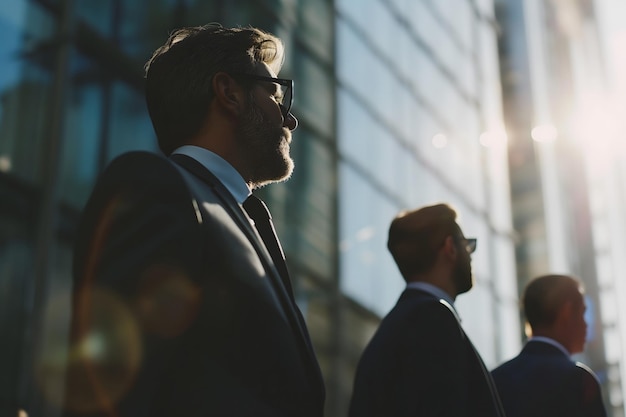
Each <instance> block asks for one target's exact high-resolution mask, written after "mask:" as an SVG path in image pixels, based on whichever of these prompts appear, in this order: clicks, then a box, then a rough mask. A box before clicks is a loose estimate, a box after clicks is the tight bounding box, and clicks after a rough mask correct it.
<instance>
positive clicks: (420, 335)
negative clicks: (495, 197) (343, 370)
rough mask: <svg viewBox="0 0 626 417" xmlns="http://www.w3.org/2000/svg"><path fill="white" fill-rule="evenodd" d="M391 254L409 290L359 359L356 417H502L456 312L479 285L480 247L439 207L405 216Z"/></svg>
mask: <svg viewBox="0 0 626 417" xmlns="http://www.w3.org/2000/svg"><path fill="white" fill-rule="evenodd" d="M388 247H389V251H390V252H391V254H392V255H393V258H394V260H395V261H396V264H397V265H398V268H399V269H400V272H401V273H402V276H403V278H404V279H405V281H406V283H407V287H406V290H405V291H404V292H403V293H402V295H401V296H400V299H399V300H398V303H397V304H396V306H395V307H394V308H393V310H391V312H390V313H389V314H388V315H387V316H386V317H385V318H384V319H383V321H382V323H381V324H380V327H379V328H378V331H377V332H376V334H375V335H374V337H373V338H372V340H371V341H370V343H369V345H368V346H367V348H366V349H365V352H364V353H363V356H362V357H361V360H360V362H359V365H358V368H357V372H356V377H355V381H354V392H353V395H352V401H351V404H350V417H369V416H371V417H379V416H386V417H399V416H407V417H409V416H411V417H417V416H420V417H422V416H423V417H426V416H433V417H434V416H451V417H452V416H454V417H463V416H467V417H474V416H481V417H489V416H501V417H504V413H503V411H502V409H501V405H500V402H499V399H498V397H497V393H496V391H495V387H493V381H492V380H491V377H490V375H489V372H488V371H487V369H486V368H485V365H484V364H483V362H482V359H481V358H480V355H479V354H478V352H476V350H475V349H474V347H473V345H472V343H471V342H470V340H469V338H468V337H467V335H466V334H465V332H464V331H463V329H462V327H461V325H460V320H459V318H458V316H457V312H456V310H455V308H454V300H455V298H456V296H457V295H459V294H462V293H464V292H466V291H469V290H470V289H471V288H472V285H473V282H472V280H473V279H472V269H471V257H470V255H471V253H472V252H474V250H475V248H476V239H468V238H465V236H464V235H463V232H462V231H461V228H460V227H459V226H458V224H457V223H456V212H455V211H454V210H453V209H452V208H450V207H449V206H448V205H445V204H438V205H434V206H429V207H423V208H421V209H419V210H415V211H409V212H404V213H400V215H398V217H396V218H395V219H394V220H393V222H392V223H391V227H390V229H389V241H388Z"/></svg>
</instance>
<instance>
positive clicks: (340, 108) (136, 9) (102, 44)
mask: <svg viewBox="0 0 626 417" xmlns="http://www.w3.org/2000/svg"><path fill="white" fill-rule="evenodd" d="M607 1H609V0H607ZM494 3H496V4H494ZM569 3H572V4H574V3H575V4H576V5H579V6H581V10H582V11H584V12H585V13H584V14H583V15H582V16H585V17H586V19H587V20H585V21H586V22H587V21H591V22H593V21H594V18H595V14H594V13H589V8H590V5H591V4H592V3H591V2H590V1H587V2H584V1H582V0H581V1H578V0H576V1H574V0H571V1H570V0H567V1H562V2H559V1H556V0H552V1H550V0H545V1H543V0H507V1H505V0H500V1H495V2H494V0H336V1H331V0H91V1H76V0H13V1H11V2H8V1H7V2H2V3H0V38H1V39H3V41H2V44H1V45H0V68H2V70H1V71H0V334H2V342H0V414H1V415H5V414H7V415H13V414H12V413H13V410H14V409H15V408H16V407H18V406H19V407H24V408H27V409H28V410H29V411H31V415H32V416H39V415H42V416H56V415H59V411H58V409H56V405H57V404H58V398H59V397H60V395H61V392H60V388H59V387H60V386H61V384H60V381H61V380H62V377H63V375H62V369H63V361H64V355H65V354H66V352H65V338H66V336H67V335H66V332H67V317H68V314H69V311H68V292H69V290H70V276H71V274H70V272H71V245H72V239H73V233H74V229H75V226H76V223H77V221H78V217H79V214H80V210H81V208H82V206H83V204H84V203H85V199H86V198H87V196H88V194H89V192H90V190H91V187H92V186H93V183H94V181H95V179H96V177H97V175H98V173H99V172H100V171H101V170H102V168H103V167H104V166H105V165H106V163H107V162H108V161H110V160H111V159H112V158H113V157H115V156H116V155H118V154H120V153H122V152H124V151H127V150H131V149H150V150H156V145H155V138H154V134H153V132H152V127H151V124H150V121H149V119H148V116H147V112H146V109H145V105H144V101H143V93H142V90H143V80H142V65H143V62H144V61H145V60H147V58H148V57H149V56H150V54H151V52H152V51H153V50H154V49H155V48H156V47H157V46H159V45H160V44H161V43H162V42H163V41H164V39H165V38H166V36H167V34H168V33H169V31H170V30H172V29H173V28H175V27H179V26H183V25H200V24H204V23H208V22H212V21H218V22H221V23H223V24H224V25H227V26H230V25H248V24H250V25H253V26H259V27H261V28H263V29H266V30H269V31H271V32H274V33H275V34H277V35H278V36H280V37H281V38H283V39H284V40H285V41H286V46H287V61H286V63H285V67H284V69H283V72H281V76H284V77H286V78H293V79H294V80H295V102H294V108H293V110H294V113H295V114H296V115H297V117H298V119H299V120H300V127H299V128H298V130H297V131H296V132H295V134H294V142H293V146H292V152H293V156H294V159H295V161H296V170H295V173H294V176H293V178H292V179H291V180H290V181H289V182H287V183H285V184H281V185H275V186H271V187H267V188H265V189H263V190H262V192H263V193H264V194H265V196H264V197H265V199H266V201H267V202H268V204H269V205H270V207H271V209H272V212H273V214H274V219H275V220H276V227H277V229H278V233H279V234H280V235H281V240H282V242H283V245H284V249H285V251H286V255H287V259H288V263H289V267H290V270H291V272H292V276H293V278H294V289H295V291H296V294H297V298H298V302H299V304H300V306H301V308H302V310H303V312H304V314H305V316H306V319H307V322H308V324H309V327H310V330H311V334H312V337H313V342H314V344H315V348H316V351H317V354H318V357H319V359H320V363H321V365H322V368H323V372H324V375H325V380H326V386H327V391H328V395H327V399H328V400H327V416H328V417H338V416H343V415H345V414H346V411H347V404H348V401H349V397H350V394H351V388H352V378H353V373H354V368H355V367H356V362H357V361H358V358H359V356H360V354H361V352H362V350H363V348H364V346H365V344H366V343H367V342H368V341H369V338H370V337H371V335H372V334H373V332H374V330H375V329H376V327H377V325H378V322H379V320H380V317H381V316H383V315H384V314H386V312H387V311H388V310H389V309H390V308H391V307H392V306H393V304H394V303H395V300H396V298H397V297H398V295H399V294H400V292H401V291H402V289H403V281H402V278H401V277H400V274H399V272H398V271H397V270H396V268H395V265H394V264H393V261H392V259H391V257H390V256H389V255H388V253H387V249H386V235H387V228H388V226H389V223H390V221H391V219H392V218H393V216H394V215H395V214H396V212H398V211H400V210H402V209H405V208H413V207H416V206H419V205H423V204H429V203H433V202H438V201H444V202H449V203H451V204H453V205H454V206H455V207H456V208H457V209H458V211H459V212H460V214H461V219H460V222H461V226H462V227H463V229H464V230H465V231H466V233H467V234H468V235H470V234H471V235H473V236H474V237H477V238H478V242H479V243H478V250H477V252H476V253H475V255H474V257H473V258H474V271H475V277H476V286H475V288H474V289H473V290H472V291H471V292H470V293H468V294H466V295H462V296H461V297H459V299H458V307H459V310H460V314H461V316H462V318H463V326H464V327H465V329H466V330H467V332H468V333H469V334H470V336H471V338H472V340H473V341H475V342H476V345H477V348H478V350H479V351H480V353H481V354H482V355H483V357H484V358H485V360H486V362H487V365H488V366H490V367H493V366H495V365H496V364H498V363H500V362H501V361H502V360H504V359H507V358H509V357H511V356H513V355H514V354H515V353H516V352H517V351H518V350H519V347H520V345H521V341H522V331H521V328H520V321H519V313H518V307H517V297H518V285H519V286H522V285H523V284H524V282H525V281H526V280H527V279H528V278H530V277H531V276H532V275H533V274H535V273H543V272H547V269H552V268H557V269H559V268H560V269H564V270H563V271H561V272H574V273H578V274H579V275H581V276H583V278H584V279H585V283H586V285H587V287H588V289H589V295H590V302H591V303H590V311H592V312H595V313H597V314H596V315H595V316H594V317H595V320H596V321H597V323H599V324H598V326H597V327H594V329H595V330H596V331H597V333H595V334H594V335H595V338H594V341H593V343H592V346H591V349H590V353H589V357H590V359H591V360H592V363H591V364H592V366H594V368H596V369H599V370H600V371H601V372H602V377H603V378H604V382H605V387H606V388H609V389H610V390H611V393H612V394H611V400H612V401H613V400H614V401H616V403H615V404H616V407H617V408H619V407H622V406H621V397H620V399H619V401H617V398H618V397H617V396H616V395H617V394H613V391H614V390H617V391H616V392H619V393H621V388H620V387H621V385H620V380H621V379H622V377H621V372H622V371H621V365H620V364H621V355H622V353H621V352H622V351H621V347H618V348H616V349H617V350H611V349H613V348H612V346H614V344H613V343H612V342H611V343H610V344H609V343H608V342H607V343H603V342H602V341H603V340H605V338H607V339H606V340H613V339H616V340H617V342H616V343H617V346H621V344H622V342H621V340H622V339H621V338H622V337H623V336H621V335H624V334H626V331H623V329H621V328H620V326H624V327H626V320H620V318H621V317H626V314H624V313H622V312H621V309H622V308H626V307H620V306H619V304H617V303H613V304H610V305H612V306H613V310H612V311H613V313H614V314H613V316H611V315H610V312H608V313H607V312H606V311H604V310H603V309H602V310H601V309H600V307H599V302H600V301H602V306H603V307H604V302H605V301H604V298H602V297H616V295H617V294H620V292H618V290H619V291H621V293H623V290H624V288H623V287H626V286H624V284H623V283H621V282H619V280H614V279H613V277H615V276H618V274H620V273H621V272H623V271H624V269H626V265H625V264H624V262H626V261H624V260H621V259H620V258H619V256H617V255H618V254H619V253H623V252H624V249H625V248H626V238H624V237H622V236H626V233H621V234H620V233H617V235H618V236H614V235H615V234H616V233H605V234H604V235H602V234H599V233H600V232H599V231H600V230H606V231H611V230H614V231H617V230H621V231H622V232H623V231H624V225H623V224H622V223H623V221H624V219H623V216H622V215H621V213H620V209H623V208H624V202H623V201H622V200H620V199H622V198H623V196H624V193H623V188H621V187H622V185H623V182H620V181H618V179H619V178H623V175H624V168H622V167H620V166H619V165H618V164H615V165H612V168H611V169H612V170H613V171H612V172H614V174H615V175H613V176H611V177H610V178H612V179H611V180H610V181H612V182H607V181H609V180H607V179H606V178H609V177H605V176H603V175H596V176H593V177H590V176H585V175H587V174H585V172H587V171H584V170H583V169H582V167H583V166H587V165H586V164H587V162H589V161H587V162H585V161H586V159H585V158H586V156H588V154H587V153H585V152H582V151H571V150H570V151H568V153H567V155H570V154H572V155H573V156H572V158H574V159H570V157H569V156H567V157H565V156H564V155H566V154H561V153H558V155H557V156H555V155H554V154H555V153H556V150H554V149H553V150H552V151H547V152H548V153H549V152H552V154H549V155H548V156H550V155H552V158H553V159H552V161H556V162H558V163H556V162H555V163H547V162H546V160H545V155H544V154H543V153H542V152H544V151H540V150H538V147H539V146H542V145H544V144H545V143H541V144H538V143H535V142H533V141H532V140H531V130H532V128H533V127H534V126H536V125H537V126H540V125H543V126H544V127H545V128H546V129H547V131H548V134H549V132H551V130H550V127H549V126H548V125H552V126H553V127H556V128H557V129H558V130H559V132H561V129H563V128H562V127H560V125H559V123H561V122H564V121H567V120H570V119H567V117H566V114H565V113H564V111H565V110H563V109H561V108H560V107H558V108H559V109H560V110H558V111H557V112H554V108H557V104H559V105H560V103H564V104H563V105H567V106H570V107H572V106H573V104H574V103H576V101H574V99H573V98H572V94H573V92H574V91H579V90H576V89H574V88H573V87H572V86H574V85H575V86H579V85H581V84H584V82H585V80H587V74H588V73H587V72H577V73H574V71H573V70H571V69H567V68H570V66H571V67H572V68H575V66H572V65H570V64H571V62H570V61H572V59H570V60H569V61H563V62H561V61H558V60H556V57H557V56H561V55H567V54H566V52H565V48H564V47H563V45H569V43H568V42H569V41H568V40H567V39H570V38H566V37H565V35H563V34H561V32H560V29H555V28H556V26H555V25H554V24H553V23H552V21H551V20H549V18H550V16H553V14H550V13H553V12H554V10H557V9H559V7H561V6H562V5H564V4H569ZM533 5H534V9H533ZM496 6H497V7H496ZM563 7H564V6H563ZM496 9H497V10H498V15H496V13H495V11H496ZM574 9H576V8H574ZM537 10H547V11H542V12H541V13H542V14H541V16H543V17H541V19H543V20H536V19H538V18H539V17H538V16H539V15H535V14H533V13H539V12H537ZM608 15H609V16H610V15H611V14H610V12H609V13H608ZM529 16H530V17H529ZM554 16H556V15H554ZM546 19H548V20H546ZM555 19H556V18H555ZM534 21H541V22H544V24H542V25H539V26H540V27H541V28H542V29H541V31H540V32H538V33H536V34H535V36H539V38H538V39H539V44H540V46H541V47H543V48H549V49H543V52H542V53H541V54H543V56H544V58H543V61H541V60H540V61H537V59H536V55H537V52H536V48H537V46H536V44H535V43H533V42H535V41H537V38H532V31H528V28H529V27H531V25H530V24H529V23H528V22H534ZM559 27H560V26H559ZM597 38H598V39H599V38H601V36H600V35H597ZM533 39H534V41H533ZM585 39H587V38H585ZM542 40H543V41H542ZM592 41H593V42H597V39H595V40H594V39H588V43H587V44H586V45H587V46H585V47H581V48H583V50H581V51H579V52H578V55H576V54H574V53H573V52H572V54H573V55H575V57H576V59H577V60H575V62H576V63H578V65H582V66H583V68H587V65H589V66H591V63H592V62H593V61H592V59H591V58H592V57H591V56H588V55H585V53H587V52H589V51H591V52H593V47H592V45H594V44H593V43H589V42H592ZM542 42H543V43H542ZM546 42H548V44H546ZM559 42H560V43H559ZM571 43H572V45H573V44H574V42H573V40H572V42H571ZM584 48H587V49H584ZM585 51H587V52H585ZM591 52H589V53H591ZM597 53H598V54H600V52H599V51H598V52H597ZM573 55H572V56H573ZM602 56H603V55H602ZM545 57H550V58H551V59H552V60H554V61H556V62H557V63H558V66H556V65H557V63H551V64H550V65H547V64H546V62H545V59H546V58H545ZM593 58H596V57H593ZM572 62H574V61H572ZM599 62H603V61H602V60H600V61H599ZM613 65H614V68H618V67H619V65H620V64H619V63H617V64H616V63H613ZM621 65H624V63H623V62H622V64H621ZM537 68H543V69H542V70H537ZM590 68H591V67H590ZM592 68H593V71H596V72H594V74H604V72H603V71H605V70H606V68H608V64H607V66H605V65H604V64H602V65H599V64H598V66H593V67H592ZM622 68H623V67H622ZM585 71H587V70H585ZM589 71H591V70H589ZM538 72H539V73H540V74H543V75H540V78H539V79H540V80H541V79H544V81H543V82H544V84H545V85H551V87H550V88H551V89H550V90H547V89H545V88H543V87H542V85H543V84H539V87H536V86H537V81H536V80H537V78H536V77H537V73H538ZM617 72H618V71H617V70H614V73H617ZM501 73H502V74H503V75H502V82H501V76H500V74H501ZM574 75H575V76H574ZM598 76H599V75H598ZM541 77H543V78H541ZM546 77H548V78H547V79H546ZM573 80H577V81H576V83H574V81H573ZM501 86H504V87H505V88H504V90H501ZM625 86H626V85H625V84H623V83H622V84H621V88H622V90H621V91H624V87H625ZM531 87H532V88H531ZM557 100H558V101H557ZM580 102H581V103H586V104H589V102H588V101H580ZM503 103H504V107H503ZM621 104H622V105H623V104H624V102H623V101H622V102H621ZM545 108H549V109H551V110H550V112H548V113H546V112H543V113H542V111H543V110H541V109H545ZM568 108H569V107H568ZM591 109H592V110H599V107H597V106H591ZM581 111H582V112H583V113H582V114H586V110H585V109H581ZM600 113H601V114H602V112H600ZM505 114H506V122H507V123H506V127H505V118H504V115H505ZM537 115H540V116H546V115H548V116H554V117H552V118H547V119H546V118H542V117H537ZM557 116H558V118H557ZM544 119H545V120H544ZM579 119H582V117H581V118H579ZM546 126H547V127H546ZM544 130H545V129H544ZM570 130H571V132H570V133H571V135H572V137H577V136H576V135H575V134H574V133H576V132H579V130H576V129H573V128H570ZM505 132H508V142H507V133H505ZM540 132H541V130H540ZM544 133H545V131H544ZM560 136H563V133H560ZM556 146H557V145H556V142H554V144H553V145H552V147H553V148H554V147H556ZM559 146H560V145H559ZM509 149H510V161H511V174H512V182H511V183H510V182H509ZM568 149H569V148H568ZM559 152H560V150H559ZM520 155H521V156H520ZM520 158H522V159H520ZM589 163H590V162H589ZM542 164H543V165H542ZM546 165H547V166H549V167H550V168H549V169H551V171H550V170H548V171H546V169H547V168H545V166H546ZM601 165H603V164H601ZM578 168H581V169H578ZM618 174H619V175H621V177H620V176H619V175H618ZM559 178H560V179H559ZM589 178H595V180H596V181H599V182H601V183H602V184H601V185H602V187H604V188H600V189H603V190H604V189H606V190H607V192H606V193H601V195H599V196H598V195H597V193H596V191H590V190H592V187H587V186H577V184H583V183H587V182H588V181H589ZM563 183H566V185H567V186H565V185H563ZM510 184H511V186H510ZM546 187H556V188H557V189H558V190H560V191H559V192H558V193H552V192H551V190H552V188H546ZM607 187H613V188H607ZM613 189H615V190H617V191H619V192H611V190H613ZM593 190H595V189H593ZM620 190H621V191H620ZM594 193H596V194H594ZM511 197H512V199H511ZM603 198H609V200H602V199H603ZM569 199H576V201H577V202H578V201H582V203H581V204H580V205H575V204H573V202H572V203H570V200H569ZM598 201H600V202H601V201H605V204H604V205H602V204H600V203H598ZM511 202H512V203H511ZM554 204H557V205H556V206H555V205H554ZM511 206H512V207H513V209H512V207H511ZM622 211H623V210H622ZM559 213H565V214H563V216H559ZM555 219H556V221H555ZM566 220H567V222H566ZM603 222H604V223H603ZM568 225H569V226H568ZM572 225H581V228H572ZM582 226H585V227H582ZM568 227H569V228H568ZM603 228H604V229H603ZM607 228H608V229H607ZM553 229H554V230H553ZM566 231H568V232H567V233H566ZM591 236H594V239H591ZM597 236H600V237H602V236H604V240H601V239H600V240H598V239H599V238H598V237H597ZM585 238H586V240H585ZM620 251H621V252H620ZM516 254H517V260H518V263H517V270H516ZM604 255H606V256H608V258H607V257H603V256H604ZM603 262H604V263H603ZM601 264H602V265H605V266H604V268H605V269H604V270H602V268H603V267H602V266H598V265H601ZM591 265H593V266H591ZM620 265H621V266H620ZM620 267H621V269H619V268H620ZM577 268H578V269H577ZM606 268H609V269H610V272H611V274H610V275H607V273H606ZM611 268H612V269H611ZM599 271H605V272H603V273H601V272H599ZM603 274H604V275H603ZM596 277H597V278H598V279H599V280H600V281H599V282H600V285H597V284H596ZM607 277H609V278H607ZM518 279H519V284H518ZM607 303H608V302H607ZM607 305H609V304H607ZM596 321H594V323H595V322H596ZM611 323H612V324H611ZM611 332H612V333H611ZM603 336H604V337H603ZM611 337H612V338H613V339H610V338H611ZM605 351H606V358H607V359H608V361H609V364H608V365H605V364H604V357H605ZM616 387H617V388H616ZM9 413H11V414H9ZM615 415H618V414H615Z"/></svg>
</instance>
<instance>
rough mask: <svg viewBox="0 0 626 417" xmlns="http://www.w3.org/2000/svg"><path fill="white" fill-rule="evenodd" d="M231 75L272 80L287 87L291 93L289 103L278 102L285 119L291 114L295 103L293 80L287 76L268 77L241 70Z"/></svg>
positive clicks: (258, 79)
mask: <svg viewBox="0 0 626 417" xmlns="http://www.w3.org/2000/svg"><path fill="white" fill-rule="evenodd" d="M231 75H232V76H234V77H235V78H236V77H244V78H249V79H251V80H257V81H267V82H270V83H276V84H280V85H282V86H283V87H286V88H287V90H288V91H289V93H290V94H289V103H288V105H285V103H284V102H282V103H278V105H279V106H280V110H281V113H282V114H283V117H284V118H285V119H286V118H287V115H288V114H289V111H290V110H291V105H292V104H293V80H289V79H287V78H274V77H266V76H264V75H256V74H246V73H241V72H237V73H231ZM285 95H286V94H285ZM283 98H284V96H283Z"/></svg>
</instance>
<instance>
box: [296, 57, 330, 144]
mask: <svg viewBox="0 0 626 417" xmlns="http://www.w3.org/2000/svg"><path fill="white" fill-rule="evenodd" d="M292 53H294V54H296V55H297V57H295V62H297V69H296V73H295V75H294V79H296V80H297V82H296V83H295V85H294V95H293V108H294V114H295V116H296V117H297V118H299V119H302V120H306V121H307V122H308V123H310V124H311V125H313V126H315V127H316V129H318V130H319V131H320V133H322V134H323V135H324V136H327V137H333V136H334V131H333V128H334V122H333V120H334V117H335V114H334V113H335V106H334V93H333V88H334V80H333V77H332V74H330V73H328V72H327V71H326V68H324V67H323V66H322V65H321V64H320V63H319V62H317V61H315V60H314V58H313V57H312V56H310V55H308V54H306V53H304V52H303V51H302V50H296V51H293V52H292ZM303 109H306V112H304V111H301V110H303Z"/></svg>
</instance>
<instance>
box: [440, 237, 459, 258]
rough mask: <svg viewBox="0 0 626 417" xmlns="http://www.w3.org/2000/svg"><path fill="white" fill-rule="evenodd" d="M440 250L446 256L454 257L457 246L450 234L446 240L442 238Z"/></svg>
mask: <svg viewBox="0 0 626 417" xmlns="http://www.w3.org/2000/svg"><path fill="white" fill-rule="evenodd" d="M441 250H443V252H444V253H445V254H446V255H447V256H449V257H452V258H456V256H457V251H458V248H457V245H456V242H455V241H454V239H453V238H452V236H448V237H446V240H444V242H443V247H442V248H441Z"/></svg>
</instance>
